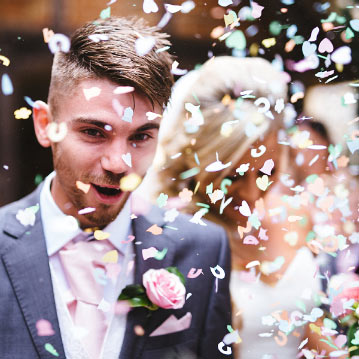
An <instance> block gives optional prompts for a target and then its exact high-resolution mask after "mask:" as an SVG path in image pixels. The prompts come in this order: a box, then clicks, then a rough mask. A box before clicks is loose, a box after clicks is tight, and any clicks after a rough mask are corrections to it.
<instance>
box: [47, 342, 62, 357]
mask: <svg viewBox="0 0 359 359" xmlns="http://www.w3.org/2000/svg"><path fill="white" fill-rule="evenodd" d="M45 350H46V351H48V352H49V353H50V354H52V355H53V356H55V357H58V356H59V353H58V352H57V351H56V349H55V348H54V347H53V345H52V344H50V343H46V344H45Z"/></svg>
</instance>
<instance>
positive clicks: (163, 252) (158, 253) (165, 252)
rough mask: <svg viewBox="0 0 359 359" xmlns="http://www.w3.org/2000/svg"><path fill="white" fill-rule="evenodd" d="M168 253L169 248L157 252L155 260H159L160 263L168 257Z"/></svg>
mask: <svg viewBox="0 0 359 359" xmlns="http://www.w3.org/2000/svg"><path fill="white" fill-rule="evenodd" d="M167 251H168V249H167V248H163V249H162V251H158V252H157V254H156V255H155V257H154V258H155V259H157V260H158V261H161V260H162V259H163V258H164V257H165V256H166V254H167Z"/></svg>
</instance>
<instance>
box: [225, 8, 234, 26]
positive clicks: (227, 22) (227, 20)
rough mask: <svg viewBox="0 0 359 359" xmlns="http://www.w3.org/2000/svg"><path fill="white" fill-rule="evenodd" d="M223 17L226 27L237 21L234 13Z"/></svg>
mask: <svg viewBox="0 0 359 359" xmlns="http://www.w3.org/2000/svg"><path fill="white" fill-rule="evenodd" d="M223 17H224V24H225V26H226V27H227V26H229V25H231V24H233V23H234V22H236V21H237V17H236V15H235V13H234V12H233V11H232V12H230V13H229V14H228V15H224V16H223Z"/></svg>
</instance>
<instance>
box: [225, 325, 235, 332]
mask: <svg viewBox="0 0 359 359" xmlns="http://www.w3.org/2000/svg"><path fill="white" fill-rule="evenodd" d="M227 330H228V331H229V332H230V333H233V332H234V330H233V328H232V326H231V325H230V324H228V325H227Z"/></svg>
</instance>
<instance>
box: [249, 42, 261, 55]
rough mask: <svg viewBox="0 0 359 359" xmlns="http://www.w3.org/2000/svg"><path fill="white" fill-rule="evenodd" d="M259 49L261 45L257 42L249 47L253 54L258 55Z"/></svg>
mask: <svg viewBox="0 0 359 359" xmlns="http://www.w3.org/2000/svg"><path fill="white" fill-rule="evenodd" d="M258 51H259V45H258V44H257V43H255V42H254V43H253V44H251V46H250V47H249V54H250V55H251V56H257V55H258Z"/></svg>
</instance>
